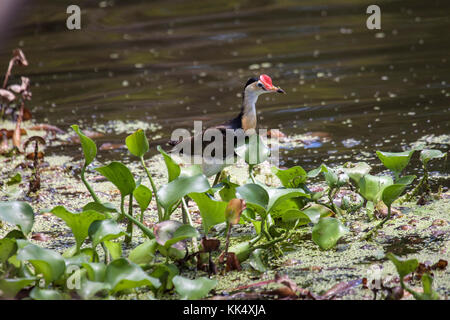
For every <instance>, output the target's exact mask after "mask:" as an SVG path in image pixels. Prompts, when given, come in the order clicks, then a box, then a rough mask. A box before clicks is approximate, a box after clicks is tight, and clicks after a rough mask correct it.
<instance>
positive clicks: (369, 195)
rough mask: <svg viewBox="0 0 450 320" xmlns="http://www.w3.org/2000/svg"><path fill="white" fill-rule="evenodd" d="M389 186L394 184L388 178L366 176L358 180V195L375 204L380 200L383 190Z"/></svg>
mask: <svg viewBox="0 0 450 320" xmlns="http://www.w3.org/2000/svg"><path fill="white" fill-rule="evenodd" d="M391 184H394V181H393V180H392V178H391V177H389V176H372V175H370V174H366V175H365V176H364V177H362V178H361V180H359V193H360V194H361V195H362V196H363V197H364V198H365V199H366V200H368V201H372V202H375V203H377V202H378V201H379V200H380V197H381V192H382V191H383V189H384V188H386V187H387V186H389V185H391Z"/></svg>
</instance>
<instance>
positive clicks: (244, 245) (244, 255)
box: [228, 241, 255, 263]
mask: <svg viewBox="0 0 450 320" xmlns="http://www.w3.org/2000/svg"><path fill="white" fill-rule="evenodd" d="M253 250H255V249H254V248H253V247H252V245H251V243H250V241H244V242H240V243H238V244H236V245H234V246H232V247H231V248H230V249H228V252H232V253H234V254H235V255H236V258H237V259H238V260H239V262H241V263H242V262H244V261H246V260H247V259H248V258H249V257H250V255H251V253H252V252H253Z"/></svg>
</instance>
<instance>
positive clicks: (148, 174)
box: [140, 157, 163, 222]
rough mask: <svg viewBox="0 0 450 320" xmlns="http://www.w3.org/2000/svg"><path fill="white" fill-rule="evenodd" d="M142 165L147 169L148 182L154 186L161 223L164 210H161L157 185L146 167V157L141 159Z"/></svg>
mask: <svg viewBox="0 0 450 320" xmlns="http://www.w3.org/2000/svg"><path fill="white" fill-rule="evenodd" d="M140 159H141V164H142V166H143V167H144V169H145V173H146V174H147V177H148V180H150V184H151V186H152V190H153V194H154V195H155V200H156V206H157V208H158V219H159V221H160V222H161V221H162V219H163V214H162V210H161V205H160V204H159V199H158V193H157V191H158V190H156V186H155V183H154V182H153V179H152V176H151V174H150V171H148V169H147V167H146V166H145V162H144V157H141V158H140Z"/></svg>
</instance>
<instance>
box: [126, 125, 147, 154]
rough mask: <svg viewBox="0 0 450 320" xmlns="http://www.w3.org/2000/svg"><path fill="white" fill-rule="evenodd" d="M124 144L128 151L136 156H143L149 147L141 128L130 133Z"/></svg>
mask: <svg viewBox="0 0 450 320" xmlns="http://www.w3.org/2000/svg"><path fill="white" fill-rule="evenodd" d="M125 144H126V145H127V148H128V150H129V151H130V153H131V154H132V155H135V156H136V157H138V158H141V157H143V156H144V155H145V154H146V153H147V152H148V149H149V146H148V140H147V137H146V136H145V132H144V130H142V129H139V130H137V131H136V132H134V133H133V134H130V135H129V136H128V137H127V138H126V139H125Z"/></svg>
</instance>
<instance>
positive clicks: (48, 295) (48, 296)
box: [30, 287, 66, 300]
mask: <svg viewBox="0 0 450 320" xmlns="http://www.w3.org/2000/svg"><path fill="white" fill-rule="evenodd" d="M30 298H31V299H33V300H65V298H66V297H65V296H64V295H63V294H62V293H61V292H59V291H58V290H52V289H41V288H39V287H34V288H33V290H31V292H30Z"/></svg>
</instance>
